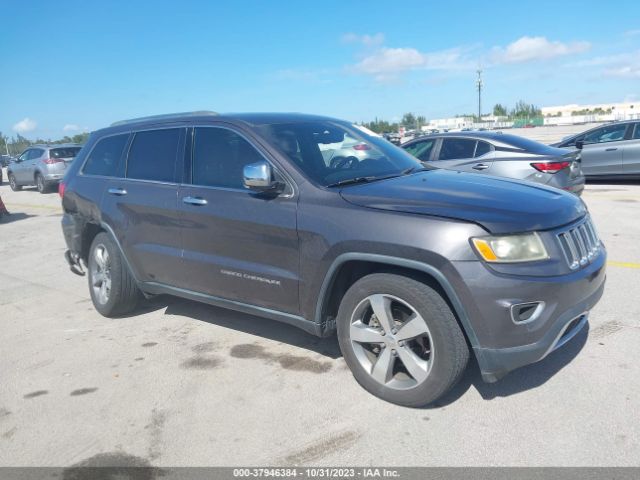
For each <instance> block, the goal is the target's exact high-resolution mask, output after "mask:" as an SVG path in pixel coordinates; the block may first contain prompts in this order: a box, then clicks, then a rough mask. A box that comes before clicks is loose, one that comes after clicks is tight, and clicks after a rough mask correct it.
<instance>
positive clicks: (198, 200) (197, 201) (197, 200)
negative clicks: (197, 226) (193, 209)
mask: <svg viewBox="0 0 640 480" xmlns="http://www.w3.org/2000/svg"><path fill="white" fill-rule="evenodd" d="M182 201H183V203H188V204H189V205H206V204H207V201H206V200H205V199H204V198H202V197H183V198H182Z"/></svg>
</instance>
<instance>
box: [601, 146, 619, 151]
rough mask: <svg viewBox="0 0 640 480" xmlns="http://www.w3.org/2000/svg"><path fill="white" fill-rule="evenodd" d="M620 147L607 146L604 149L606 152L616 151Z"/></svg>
mask: <svg viewBox="0 0 640 480" xmlns="http://www.w3.org/2000/svg"><path fill="white" fill-rule="evenodd" d="M617 149H618V148H617V147H616V148H605V149H604V151H605V152H615V151H616V150H617Z"/></svg>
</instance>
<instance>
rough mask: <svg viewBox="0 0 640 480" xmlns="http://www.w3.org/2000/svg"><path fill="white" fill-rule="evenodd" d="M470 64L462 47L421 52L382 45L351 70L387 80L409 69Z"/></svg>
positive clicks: (457, 66)
mask: <svg viewBox="0 0 640 480" xmlns="http://www.w3.org/2000/svg"><path fill="white" fill-rule="evenodd" d="M469 65H470V63H469V62H468V61H467V60H466V59H465V58H464V55H463V53H462V51H461V50H460V49H451V50H443V51H439V52H420V51H419V50H417V49H415V48H388V47H382V48H380V49H378V50H376V51H375V52H373V53H372V54H370V55H367V56H366V57H364V58H363V59H362V60H360V61H359V62H358V63H356V64H355V65H353V66H351V67H350V70H351V71H352V72H354V73H360V74H366V75H373V76H374V78H375V79H376V80H378V81H387V80H391V79H394V78H396V77H397V76H398V75H399V74H400V73H402V72H405V71H409V70H418V69H423V70H444V69H459V68H465V67H469Z"/></svg>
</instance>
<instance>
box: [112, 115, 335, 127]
mask: <svg viewBox="0 0 640 480" xmlns="http://www.w3.org/2000/svg"><path fill="white" fill-rule="evenodd" d="M212 119H216V120H227V121H241V122H244V123H248V124H251V125H265V124H272V123H291V122H314V121H327V120H333V121H335V120H336V119H335V118H331V117H325V116H321V115H308V114H304V113H267V112H264V113H223V114H220V113H216V112H211V111H197V112H183V113H169V114H164V115H152V116H149V117H140V118H133V119H129V120H120V121H118V122H114V123H112V124H111V125H110V126H111V127H122V126H126V125H137V124H159V123H170V122H179V121H184V120H196V121H198V120H212Z"/></svg>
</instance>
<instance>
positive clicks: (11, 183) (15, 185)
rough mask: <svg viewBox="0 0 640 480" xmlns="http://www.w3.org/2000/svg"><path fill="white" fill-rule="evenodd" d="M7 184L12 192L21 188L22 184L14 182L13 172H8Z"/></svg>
mask: <svg viewBox="0 0 640 480" xmlns="http://www.w3.org/2000/svg"><path fill="white" fill-rule="evenodd" d="M9 186H10V187H11V190H13V191H14V192H19V191H20V190H22V186H21V185H18V183H17V182H16V177H14V176H13V173H10V174H9Z"/></svg>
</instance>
